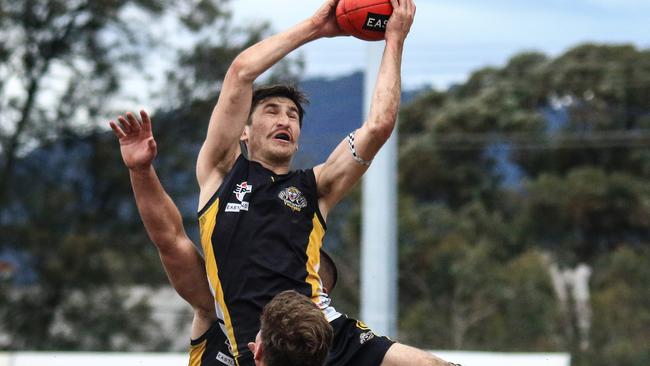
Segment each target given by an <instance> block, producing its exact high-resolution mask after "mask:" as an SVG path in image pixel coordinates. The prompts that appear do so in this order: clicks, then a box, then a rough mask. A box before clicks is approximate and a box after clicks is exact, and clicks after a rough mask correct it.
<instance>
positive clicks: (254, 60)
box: [196, 0, 342, 207]
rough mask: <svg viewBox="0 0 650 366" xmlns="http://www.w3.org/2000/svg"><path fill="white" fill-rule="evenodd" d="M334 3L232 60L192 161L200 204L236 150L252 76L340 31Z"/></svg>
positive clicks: (330, 1) (204, 200) (250, 90)
mask: <svg viewBox="0 0 650 366" xmlns="http://www.w3.org/2000/svg"><path fill="white" fill-rule="evenodd" d="M337 3H338V0H327V1H326V2H325V3H324V4H323V5H322V6H321V8H320V9H318V10H317V11H316V13H315V14H314V15H312V16H311V17H309V18H308V19H306V20H304V21H302V22H300V23H298V24H296V25H295V26H293V27H291V28H290V29H288V30H286V31H284V32H282V33H279V34H276V35H274V36H271V37H269V38H267V39H264V40H263V41H261V42H259V43H257V44H255V45H253V46H251V47H249V48H248V49H246V50H244V51H243V52H242V53H240V54H239V55H238V56H237V57H236V58H235V60H234V61H233V62H232V64H231V65H230V68H229V69H228V71H227V73H226V76H225V78H224V82H223V85H222V88H221V92H220V95H219V100H218V101H217V104H216V106H215V108H214V110H213V112H212V116H211V117H210V124H209V125H208V133H207V136H206V139H205V142H204V143H203V146H202V148H201V151H200V152H199V157H198V161H197V165H196V175H197V179H198V182H199V186H200V187H201V195H200V197H199V206H200V207H203V205H204V204H205V203H206V202H207V201H208V200H209V199H210V197H211V196H212V195H213V194H214V192H215V191H216V189H217V188H218V186H219V185H220V184H221V180H222V179H223V176H224V175H225V174H226V173H227V172H228V171H229V170H230V168H231V167H232V164H233V163H234V161H235V159H236V158H237V156H238V155H239V153H240V150H239V138H240V136H241V134H242V132H243V130H244V127H245V125H246V121H247V120H248V115H249V112H250V107H251V98H252V93H253V82H254V81H255V79H257V77H259V76H260V75H261V74H262V73H264V72H265V71H266V70H268V69H269V68H271V66H273V65H274V64H276V63H277V62H278V61H280V60H281V59H282V58H283V57H285V56H286V55H288V54H289V53H290V52H291V51H293V50H295V49H296V48H298V47H300V46H301V45H303V44H305V43H307V42H309V41H312V40H315V39H318V38H322V37H333V36H337V35H341V34H342V32H341V30H340V29H339V27H338V25H337V23H336V5H337Z"/></svg>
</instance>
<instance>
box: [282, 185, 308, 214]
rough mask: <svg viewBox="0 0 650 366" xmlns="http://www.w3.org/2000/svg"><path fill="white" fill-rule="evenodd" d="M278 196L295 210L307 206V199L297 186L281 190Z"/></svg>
mask: <svg viewBox="0 0 650 366" xmlns="http://www.w3.org/2000/svg"><path fill="white" fill-rule="evenodd" d="M278 197H280V199H281V200H282V202H284V204H285V205H286V206H287V207H289V208H290V209H292V210H294V211H297V212H300V211H302V209H303V208H305V207H307V199H306V198H305V196H303V194H302V192H300V190H299V189H298V188H296V187H289V188H285V189H284V190H282V191H281V192H280V194H279V195H278Z"/></svg>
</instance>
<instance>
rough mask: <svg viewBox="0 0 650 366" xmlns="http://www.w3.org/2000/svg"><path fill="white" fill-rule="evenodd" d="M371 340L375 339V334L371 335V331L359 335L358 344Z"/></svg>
mask: <svg viewBox="0 0 650 366" xmlns="http://www.w3.org/2000/svg"><path fill="white" fill-rule="evenodd" d="M373 338H375V333H373V332H372V331H368V332H365V333H361V334H360V335H359V343H360V344H364V343H366V342H368V341H369V340H371V339H373Z"/></svg>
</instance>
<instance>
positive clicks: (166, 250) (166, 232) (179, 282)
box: [109, 111, 216, 338]
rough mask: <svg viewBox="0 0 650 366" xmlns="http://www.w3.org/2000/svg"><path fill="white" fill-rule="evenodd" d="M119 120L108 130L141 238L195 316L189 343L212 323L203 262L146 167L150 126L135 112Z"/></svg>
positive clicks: (152, 148)
mask: <svg viewBox="0 0 650 366" xmlns="http://www.w3.org/2000/svg"><path fill="white" fill-rule="evenodd" d="M140 116H141V121H140V120H138V119H137V118H136V116H135V115H134V114H133V113H127V114H126V118H125V117H123V116H120V117H119V118H118V121H119V123H116V122H114V121H110V123H109V124H110V126H111V128H112V129H113V132H114V133H115V136H117V138H118V140H119V142H120V152H121V154H122V159H123V160H124V164H125V165H126V166H127V168H129V176H130V178H131V186H132V188H133V193H134V196H135V201H136V204H137V206H138V211H139V212H140V217H141V218H142V221H143V223H144V226H145V229H146V230H147V234H148V235H149V238H150V239H151V241H153V243H154V244H155V245H156V248H157V249H158V253H159V255H160V260H161V261H162V264H163V267H164V269H165V272H166V273H167V277H168V278H169V281H170V282H171V284H172V286H173V287H174V289H175V290H176V292H178V294H179V295H180V296H181V297H182V298H183V299H185V301H187V302H188V303H189V304H190V305H191V306H192V307H193V308H194V311H195V319H194V323H193V327H192V337H193V338H194V337H197V336H199V335H200V334H202V333H203V332H205V331H206V330H207V328H208V327H209V326H210V325H211V324H212V321H214V320H215V319H216V315H215V311H214V300H213V298H212V295H211V293H210V288H209V285H208V281H207V276H206V274H205V267H204V263H203V259H202V258H201V256H200V255H199V254H198V253H197V251H196V249H195V248H194V245H193V244H192V241H191V240H190V239H189V237H188V236H187V234H186V233H185V228H184V227H183V220H182V217H181V215H180V213H179V211H178V208H177V207H176V205H175V204H174V202H173V201H172V199H171V198H170V197H169V195H168V194H167V192H166V191H165V190H164V188H163V186H162V184H161V183H160V180H159V179H158V176H157V175H156V171H155V169H154V167H153V165H152V162H153V160H154V158H155V157H156V154H157V148H156V141H155V140H154V137H153V132H152V129H151V120H150V118H149V116H148V115H147V113H146V112H144V111H141V112H140Z"/></svg>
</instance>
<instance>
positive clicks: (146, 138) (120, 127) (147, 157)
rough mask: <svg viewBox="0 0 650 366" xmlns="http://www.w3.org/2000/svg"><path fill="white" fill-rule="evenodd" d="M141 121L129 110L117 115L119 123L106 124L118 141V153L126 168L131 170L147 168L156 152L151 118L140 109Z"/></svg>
mask: <svg viewBox="0 0 650 366" xmlns="http://www.w3.org/2000/svg"><path fill="white" fill-rule="evenodd" d="M140 117H141V119H142V121H140V120H138V118H137V117H136V116H135V115H134V114H133V113H131V112H128V113H127V114H126V118H124V117H123V116H119V117H118V119H117V120H118V121H119V124H118V123H116V122H115V121H110V122H109V123H108V124H109V125H110V126H111V129H112V130H113V132H114V133H115V136H117V138H118V140H119V142H120V153H121V154H122V160H124V164H125V165H126V167H127V168H129V169H132V170H142V169H148V168H149V167H150V166H151V162H153V159H154V158H155V157H156V154H157V153H158V151H157V148H156V140H154V138H153V133H152V130H151V119H150V118H149V115H148V114H147V112H145V111H140Z"/></svg>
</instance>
